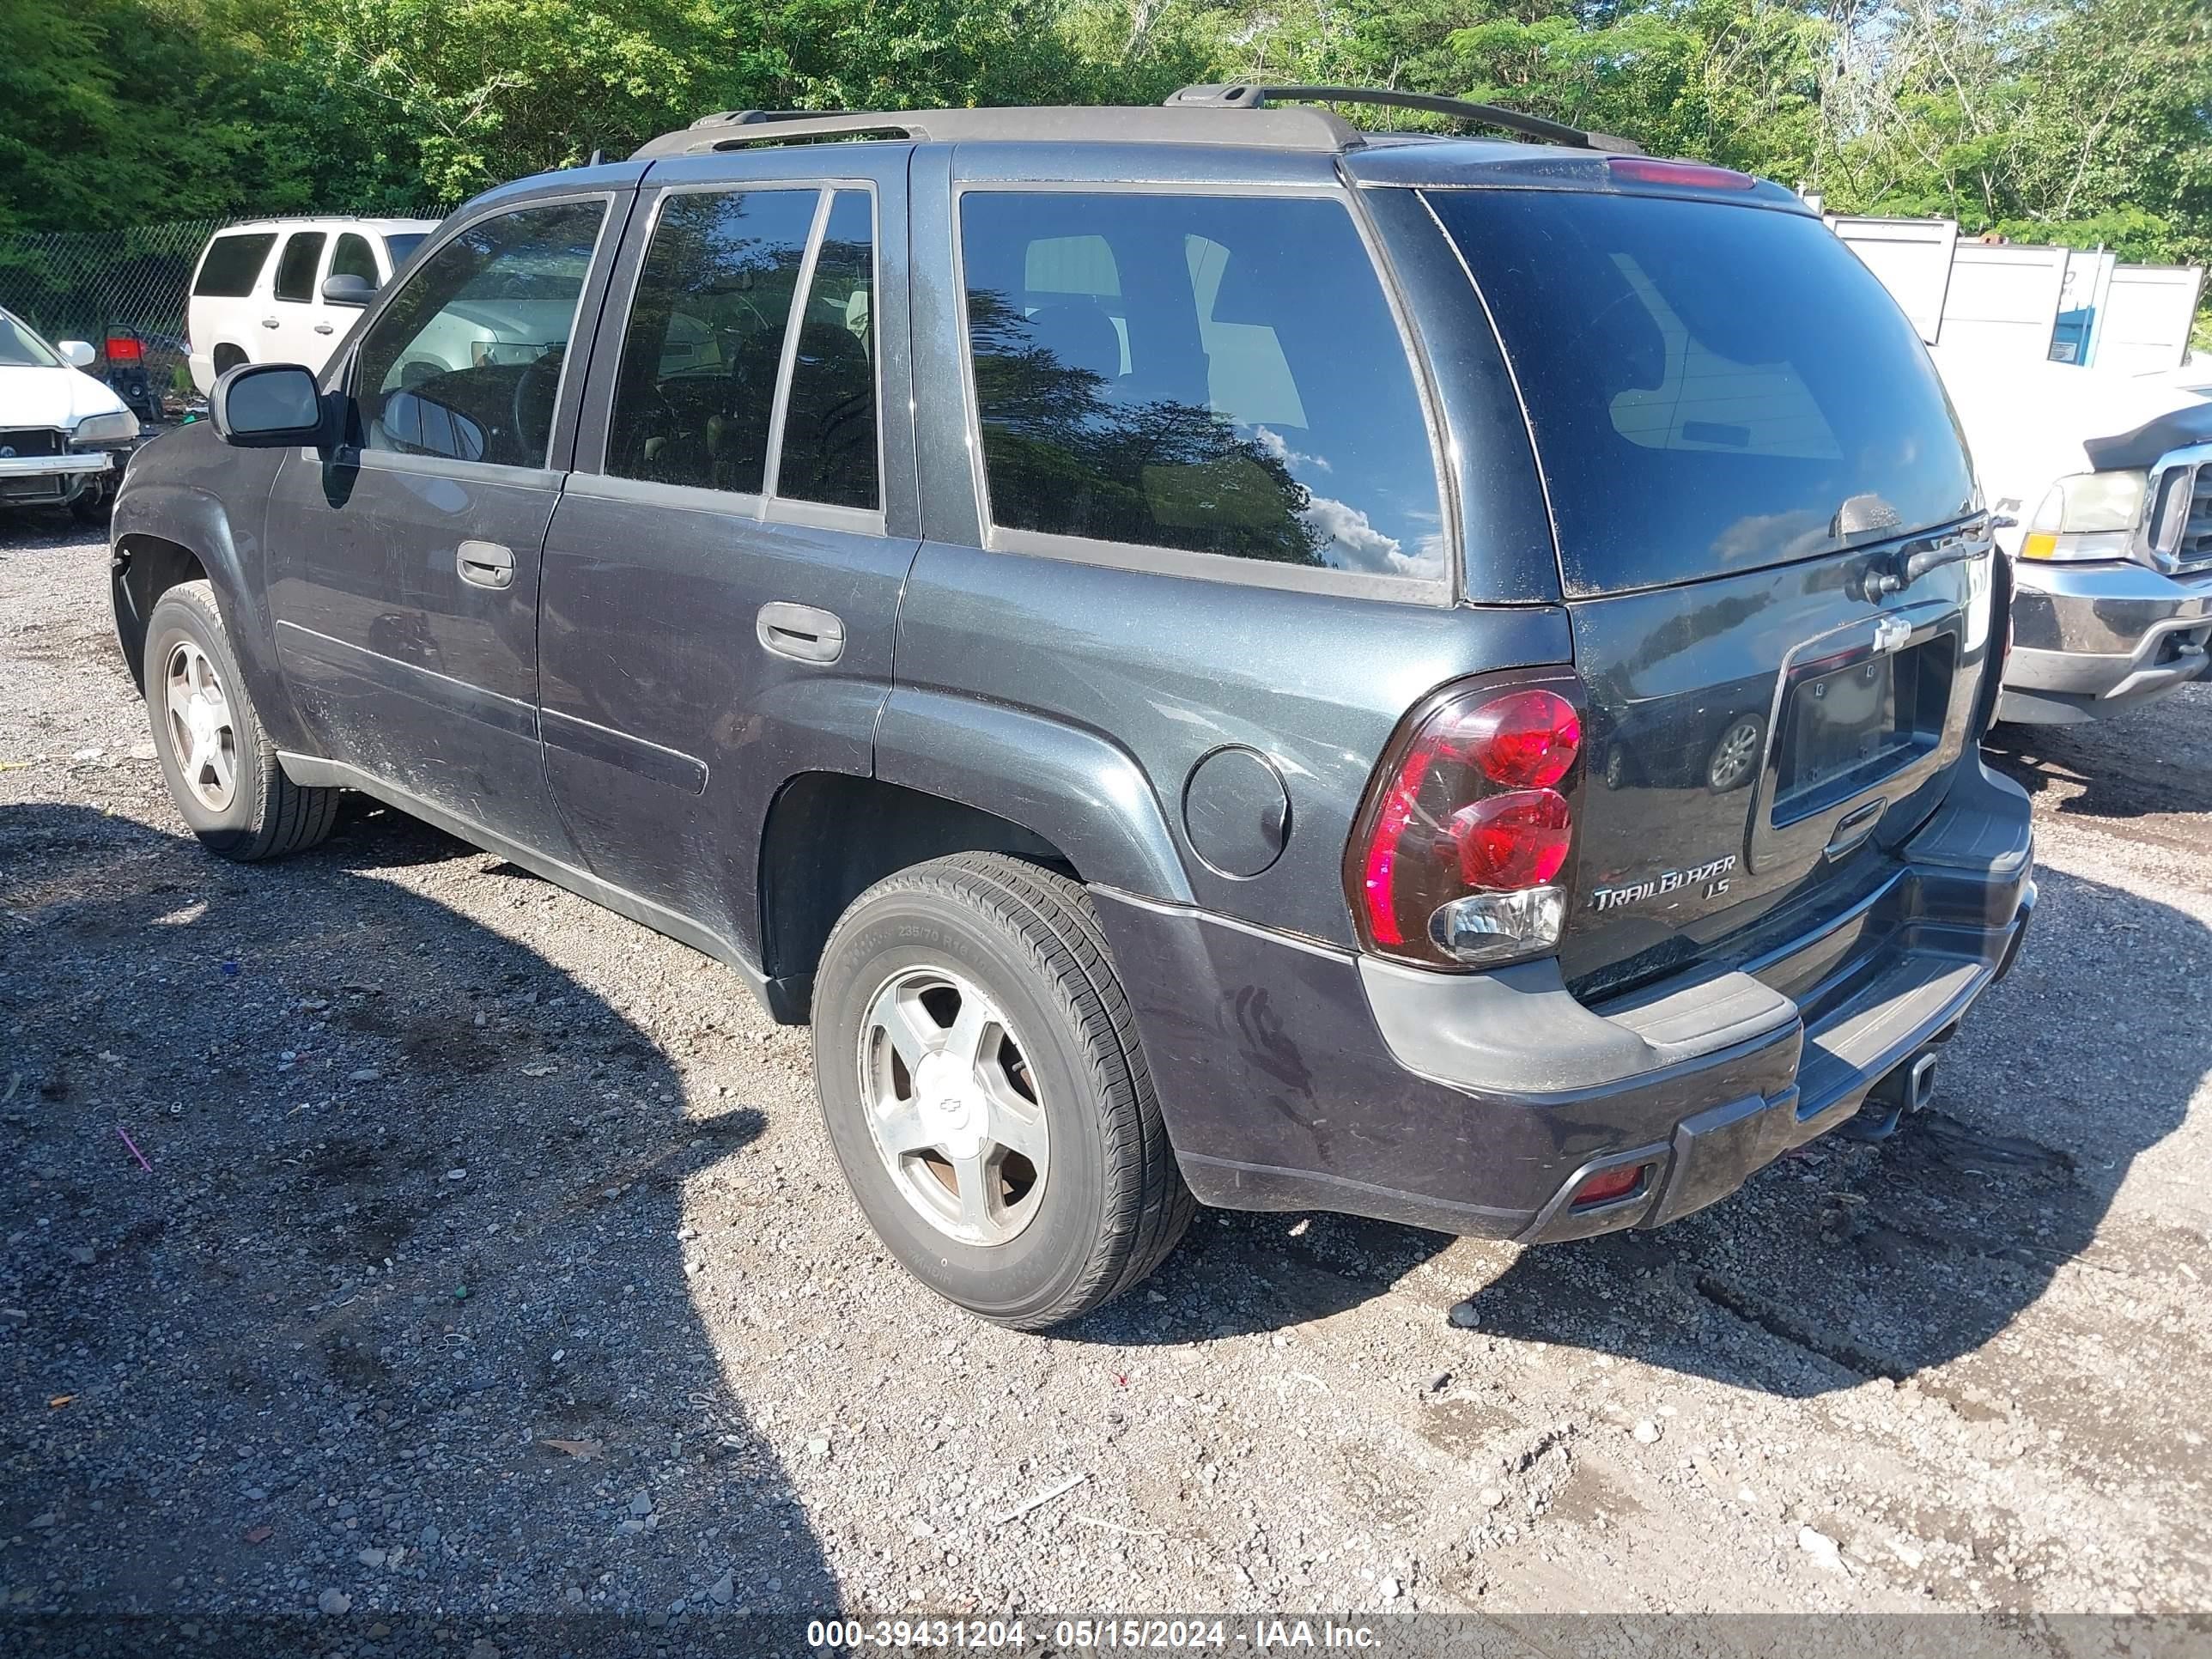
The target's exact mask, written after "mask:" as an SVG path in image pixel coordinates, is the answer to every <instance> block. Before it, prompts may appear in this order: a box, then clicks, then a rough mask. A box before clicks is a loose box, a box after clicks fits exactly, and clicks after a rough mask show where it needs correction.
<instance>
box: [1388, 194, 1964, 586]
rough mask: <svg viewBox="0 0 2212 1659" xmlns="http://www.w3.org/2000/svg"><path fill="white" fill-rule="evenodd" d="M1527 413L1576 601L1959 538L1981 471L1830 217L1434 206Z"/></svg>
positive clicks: (1916, 348)
mask: <svg viewBox="0 0 2212 1659" xmlns="http://www.w3.org/2000/svg"><path fill="white" fill-rule="evenodd" d="M1429 200H1430V203H1431V205H1432V206H1433V207H1434V208H1435V210H1436V212H1437V217H1438V218H1440V219H1441V220H1442V221H1443V224H1444V227H1445V228H1446V229H1447V230H1448V231H1449V232H1450V233H1451V235H1452V239H1453V240H1455V242H1456V243H1457V244H1458V245H1459V248H1460V252H1462V255H1463V256H1464V257H1465V258H1466V260H1467V263H1468V268H1469V269H1470V270H1473V272H1474V277H1475V281H1476V283H1478V284H1479V285H1480V288H1481V289H1482V293H1483V295H1484V297H1485V298H1486V300H1487V301H1489V304H1490V308H1491V312H1492V315H1493V316H1494V317H1495V318H1496V319H1497V323H1498V333H1499V334H1500V336H1501V337H1503V339H1504V344H1505V349H1506V353H1507V356H1509V357H1510V359H1511V361H1512V364H1513V369H1514V374H1515V378H1516V380H1518V382H1519V384H1520V389H1521V394H1522V398H1523V399H1524V400H1525V401H1526V404H1527V405H1528V419H1529V424H1530V426H1531V427H1532V428H1533V429H1534V433H1535V437H1536V447H1537V453H1538V455H1539V457H1540V458H1541V461H1542V464H1543V468H1544V475H1545V479H1546V483H1547V485H1548V487H1549V489H1550V493H1551V498H1552V508H1553V518H1554V520H1555V522H1556V524H1557V526H1558V530H1559V562H1560V568H1561V574H1562V576H1563V577H1564V579H1565V582H1566V586H1567V591H1568V592H1569V593H1570V594H1574V593H1594V592H1620V591H1621V590H1623V589H1626V588H1637V587H1656V586H1665V585H1668V584H1669V583H1674V582H1681V581H1693V580H1698V579H1699V578H1701V577H1705V576H1715V575H1723V574H1729V573H1731V572H1734V571H1739V570H1750V569H1757V568H1760V567H1762V566H1765V565H1772V564H1780V563H1784V562H1788V561H1790V560H1794V559H1802V558H1808V557H1812V556H1817V555H1820V554H1822V553H1827V552H1832V551H1833V550H1837V549H1838V548H1841V547H1845V546H1849V545H1851V544H1854V543H1862V542H1869V541H1879V540H1884V539H1887V538H1892V537H1895V536H1899V535H1902V534H1905V533H1906V532H1910V531H1914V530H1921V529H1926V528H1929V527H1931V526H1936V525H1940V524H1944V523H1948V522H1949V521H1951V520H1955V519H1958V518H1960V517H1962V516H1964V515H1965V514H1966V513H1967V512H1969V511H1970V510H1971V509H1972V501H1973V494H1974V481H1973V472H1972V467H1971V465H1969V463H1968V461H1967V459H1966V447H1965V444H1964V442H1963V441H1962V440H1961V438H1960V434H1959V428H1958V425H1957V422H1955V421H1954V418H1953V416H1952V413H1951V409H1950V405H1949V404H1948V402H1946V400H1945V398H1944V395H1943V387H1942V382H1940V381H1939V380H1937V379H1936V374H1935V371H1934V369H1933V368H1931V367H1930V366H1929V362H1928V356H1927V353H1926V352H1925V351H1924V350H1923V349H1922V347H1921V344H1920V339H1919V337H1918V335H1917V334H1916V333H1915V332H1914V331H1913V328H1912V325H1911V323H1910V322H1908V321H1907V320H1906V319H1905V313H1903V312H1901V311H1899V309H1898V307H1897V302H1896V301H1894V300H1893V299H1891V298H1890V296H1889V294H1888V292H1887V290H1886V289H1883V288H1882V286H1881V283H1878V282H1876V281H1875V278H1874V276H1873V275H1872V274H1871V273H1869V271H1868V270H1867V268H1866V267H1865V266H1864V265H1863V264H1860V263H1859V261H1858V259H1857V257H1856V256H1855V255H1854V254H1852V253H1851V252H1850V250H1849V249H1848V248H1846V247H1845V246H1844V244H1843V243H1841V242H1840V241H1838V240H1836V237H1835V234H1833V233H1832V231H1830V230H1829V229H1828V228H1827V227H1826V226H1825V225H1823V224H1822V223H1821V222H1820V221H1819V220H1818V219H1815V218H1813V217H1811V216H1807V215H1801V214H1795V213H1782V212H1775V211H1771V210H1764V209H1758V208H1747V207H1741V206H1736V205H1733V204H1717V203H1710V204H1709V203H1703V202H1688V201H1683V200H1680V199H1678V198H1673V197H1647V196H1615V195H1605V194H1599V193H1596V192H1586V191H1576V192H1571V193H1570V192H1567V191H1532V190H1516V191H1504V190H1455V191H1431V192H1430V194H1429Z"/></svg>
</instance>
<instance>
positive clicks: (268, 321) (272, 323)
mask: <svg viewBox="0 0 2212 1659" xmlns="http://www.w3.org/2000/svg"><path fill="white" fill-rule="evenodd" d="M261 326H262V327H264V328H277V327H281V326H282V325H281V324H280V323H279V322H278V321H277V319H276V318H274V317H264V318H263V319H261Z"/></svg>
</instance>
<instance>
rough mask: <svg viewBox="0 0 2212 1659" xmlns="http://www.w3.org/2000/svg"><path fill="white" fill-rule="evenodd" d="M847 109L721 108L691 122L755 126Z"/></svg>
mask: <svg viewBox="0 0 2212 1659" xmlns="http://www.w3.org/2000/svg"><path fill="white" fill-rule="evenodd" d="M851 113H853V112H852V111H851V110H848V109H721V110H716V111H715V112H714V113H713V114H712V115H702V116H701V117H700V118H698V119H697V120H696V121H694V122H693V123H692V124H691V126H692V128H693V130H694V131H696V130H697V129H698V128H700V127H757V126H759V125H762V124H763V122H767V121H816V120H820V119H821V118H823V117H824V116H829V115H850V114H851Z"/></svg>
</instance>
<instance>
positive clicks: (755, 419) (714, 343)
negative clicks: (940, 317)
mask: <svg viewBox="0 0 2212 1659" xmlns="http://www.w3.org/2000/svg"><path fill="white" fill-rule="evenodd" d="M821 200H822V193H821V191H818V190H748V191H684V192H679V193H677V194H672V195H671V196H669V197H665V199H664V200H663V202H662V204H661V207H660V215H659V219H658V221H657V222H655V223H654V225H653V240H652V242H651V243H650V244H649V245H648V246H647V248H646V252H645V262H644V265H643V267H642V269H641V270H640V271H639V273H638V283H637V297H636V299H635V301H633V302H632V303H631V306H630V315H629V330H628V331H627V332H626V333H625V334H624V336H623V354H622V363H621V367H620V368H619V369H618V370H617V374H616V377H615V392H614V408H613V410H612V412H611V416H610V417H609V421H608V429H607V471H609V472H611V473H612V474H614V475H615V476H616V477H623V478H642V479H646V480H648V481H650V482H652V483H672V484H691V485H696V486H697V487H698V488H700V489H726V490H732V491H735V492H737V493H738V494H742V495H758V494H759V493H760V491H761V489H762V488H763V481H764V479H765V476H766V473H767V471H768V428H769V419H770V416H772V414H773V413H774V410H775V380H776V375H777V374H778V373H779V372H780V371H781V368H782V366H783V340H784V332H785V330H786V328H787V325H789V323H790V320H791V301H792V296H793V295H794V294H795V293H796V292H797V291H798V288H799V265H800V264H801V262H802V261H803V260H804V258H805V253H806V239H807V236H808V234H810V233H811V231H812V229H813V228H814V214H815V210H816V209H817V207H818V206H819V205H820V204H821ZM869 453H870V454H871V456H872V455H873V453H874V452H873V449H872V448H871V450H870V452H869Z"/></svg>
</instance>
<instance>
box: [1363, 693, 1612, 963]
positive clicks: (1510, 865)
mask: <svg viewBox="0 0 2212 1659" xmlns="http://www.w3.org/2000/svg"><path fill="white" fill-rule="evenodd" d="M1574 690H1576V683H1575V681H1574V679H1573V678H1572V676H1571V675H1559V676H1556V677H1554V678H1551V679H1549V680H1547V681H1546V682H1544V683H1541V684H1534V685H1531V684H1528V683H1526V682H1525V681H1524V682H1522V683H1520V684H1515V685H1512V686H1507V687H1499V686H1495V685H1492V686H1484V687H1474V688H1462V689H1461V690H1455V691H1450V692H1446V693H1443V694H1441V695H1439V696H1437V697H1436V698H1433V699H1431V702H1429V703H1428V704H1427V705H1425V707H1424V708H1422V709H1420V710H1419V711H1417V713H1416V714H1414V716H1413V718H1412V719H1410V720H1408V721H1407V724H1406V726H1404V727H1403V728H1401V732H1400V734H1399V736H1398V737H1397V738H1395V739H1394V740H1393V741H1392V743H1391V745H1390V750H1389V753H1387V754H1386V755H1385V756H1384V757H1383V764H1382V766H1381V768H1380V769H1378V771H1377V774H1376V781H1375V782H1374V784H1373V786H1372V787H1371V788H1370V793H1369V795H1368V800H1367V805H1365V807H1364V808H1363V809H1362V811H1361V812H1360V815H1359V821H1358V823H1357V824H1356V825H1355V826H1354V827H1353V831H1352V844H1351V846H1350V848H1348V849H1347V851H1346V859H1345V885H1346V890H1347V892H1348V895H1349V896H1350V898H1351V901H1352V912H1353V915H1354V916H1355V917H1356V919H1357V921H1358V925H1359V932H1360V937H1361V940H1362V942H1363V943H1364V944H1365V945H1367V946H1368V947H1369V948H1370V950H1374V951H1380V952H1382V953H1383V954H1385V955H1388V956H1393V957H1401V958H1402V959H1404V960H1407V961H1411V962H1420V963H1430V964H1432V965H1437V966H1450V967H1456V966H1461V965H1484V966H1487V965H1494V964H1496V963H1504V962H1514V961H1518V960H1519V959H1521V958H1522V957H1531V956H1540V955H1542V954H1544V953H1545V952H1547V951H1551V950H1553V949H1554V948H1556V947H1557V945H1558V944H1559V930H1560V928H1561V927H1562V925H1563V924H1564V923H1565V919H1566V893H1565V888H1564V887H1563V886H1561V885H1560V876H1561V873H1562V872H1564V871H1565V868H1566V864H1567V859H1568V855H1569V854H1571V852H1572V851H1573V847H1574V807H1573V804H1572V799H1571V789H1572V782H1573V781H1574V779H1575V778H1576V777H1577V773H1576V771H1575V762H1576V758H1577V754H1578V752H1579V750H1580V748H1581V744H1582V720H1581V717H1580V715H1579V714H1577V713H1576V709H1575V704H1574V702H1572V701H1571V697H1570V696H1568V695H1567V694H1569V693H1571V692H1572V691H1574Z"/></svg>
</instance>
